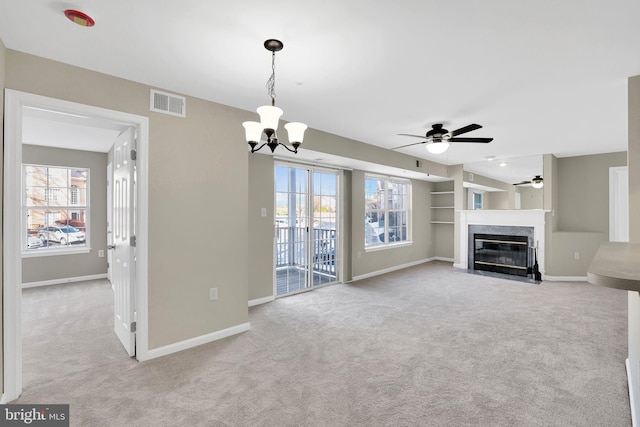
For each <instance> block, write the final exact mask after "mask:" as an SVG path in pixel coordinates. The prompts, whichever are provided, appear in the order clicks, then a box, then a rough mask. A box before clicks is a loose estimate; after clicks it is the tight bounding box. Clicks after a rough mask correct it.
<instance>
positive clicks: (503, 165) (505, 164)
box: [500, 162, 508, 168]
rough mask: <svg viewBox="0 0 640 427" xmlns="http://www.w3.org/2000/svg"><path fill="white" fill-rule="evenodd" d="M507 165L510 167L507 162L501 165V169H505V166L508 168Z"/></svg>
mask: <svg viewBox="0 0 640 427" xmlns="http://www.w3.org/2000/svg"><path fill="white" fill-rule="evenodd" d="M507 165H508V163H507V162H502V163H500V167H501V168H503V167H505V166H507Z"/></svg>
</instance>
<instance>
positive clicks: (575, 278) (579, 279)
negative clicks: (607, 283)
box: [542, 274, 587, 282]
mask: <svg viewBox="0 0 640 427" xmlns="http://www.w3.org/2000/svg"><path fill="white" fill-rule="evenodd" d="M542 280H549V281H551V282H586V281H587V276H547V275H546V274H543V275H542Z"/></svg>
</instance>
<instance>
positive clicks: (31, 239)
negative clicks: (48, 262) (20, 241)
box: [27, 234, 44, 249]
mask: <svg viewBox="0 0 640 427" xmlns="http://www.w3.org/2000/svg"><path fill="white" fill-rule="evenodd" d="M42 245H44V242H43V241H42V239H41V238H40V237H36V236H32V235H30V234H27V249H33V248H39V247H41V246H42Z"/></svg>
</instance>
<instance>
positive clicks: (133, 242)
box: [129, 236, 136, 248]
mask: <svg viewBox="0 0 640 427" xmlns="http://www.w3.org/2000/svg"><path fill="white" fill-rule="evenodd" d="M129 245H131V246H133V247H134V248H135V247H136V236H131V237H129Z"/></svg>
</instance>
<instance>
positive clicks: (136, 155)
mask: <svg viewBox="0 0 640 427" xmlns="http://www.w3.org/2000/svg"><path fill="white" fill-rule="evenodd" d="M137 158H138V152H137V151H136V150H131V160H133V161H135V160H137Z"/></svg>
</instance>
